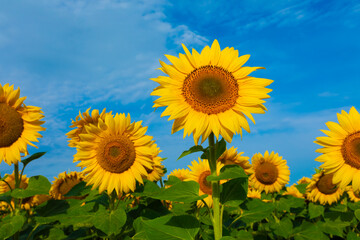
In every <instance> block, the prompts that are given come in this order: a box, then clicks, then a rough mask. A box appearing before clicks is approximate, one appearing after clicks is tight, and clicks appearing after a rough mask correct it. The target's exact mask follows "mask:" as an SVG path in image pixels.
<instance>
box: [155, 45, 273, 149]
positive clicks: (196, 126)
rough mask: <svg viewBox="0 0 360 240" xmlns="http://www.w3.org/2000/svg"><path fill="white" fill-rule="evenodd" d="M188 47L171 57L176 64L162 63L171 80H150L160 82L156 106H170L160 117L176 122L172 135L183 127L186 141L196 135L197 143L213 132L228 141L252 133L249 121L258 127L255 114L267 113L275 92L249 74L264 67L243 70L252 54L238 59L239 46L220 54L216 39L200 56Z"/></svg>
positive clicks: (269, 82)
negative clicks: (268, 103)
mask: <svg viewBox="0 0 360 240" xmlns="http://www.w3.org/2000/svg"><path fill="white" fill-rule="evenodd" d="M183 48H184V51H185V54H179V58H177V57H174V56H171V55H166V57H167V58H168V59H169V61H170V62H171V63H172V64H166V63H164V62H162V61H160V64H161V68H160V70H162V71H163V72H164V73H165V74H167V75H168V76H159V77H157V78H154V79H151V80H153V81H155V82H157V83H159V84H160V86H158V87H157V88H155V89H154V91H153V92H152V93H151V95H153V96H160V98H158V99H157V100H155V101H154V103H155V104H154V106H153V107H156V108H157V107H167V108H166V109H165V111H164V112H163V113H162V115H161V116H162V117H163V116H170V117H169V120H174V123H173V127H172V133H174V132H177V131H179V130H181V129H184V137H185V136H186V135H188V136H190V135H191V134H193V137H194V141H195V144H198V141H199V139H200V137H202V140H201V142H204V141H205V140H206V139H207V138H208V136H209V135H210V133H211V132H213V133H214V134H215V136H216V137H217V138H218V137H219V135H221V136H223V137H224V139H225V140H226V141H227V142H231V140H232V137H233V135H234V134H236V133H240V134H242V128H243V129H245V130H246V131H247V132H250V127H249V124H248V121H247V119H246V117H248V118H250V119H251V120H252V121H253V122H254V123H255V120H254V118H253V116H252V115H251V114H253V113H264V112H265V110H266V108H265V106H264V105H263V103H265V101H264V100H263V99H266V98H269V97H270V96H269V95H268V93H269V92H271V89H267V88H266V86H268V85H269V84H271V83H272V82H273V81H272V80H269V79H264V78H255V77H250V76H248V75H249V74H250V73H252V72H253V71H255V70H257V69H262V67H243V65H244V64H245V63H246V61H247V60H248V59H249V57H250V55H244V56H240V57H238V54H239V53H238V51H237V50H234V48H228V47H227V48H225V49H223V50H221V49H220V46H219V43H218V41H217V40H214V42H213V44H212V46H211V48H210V47H209V46H206V47H205V48H204V49H203V50H202V52H201V53H198V52H197V51H196V50H195V49H193V50H192V54H191V53H190V52H189V50H188V49H187V48H186V47H185V45H183ZM245 116H246V117H245Z"/></svg>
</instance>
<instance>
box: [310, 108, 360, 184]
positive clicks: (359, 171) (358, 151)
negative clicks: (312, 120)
mask: <svg viewBox="0 0 360 240" xmlns="http://www.w3.org/2000/svg"><path fill="white" fill-rule="evenodd" d="M337 117H338V121H339V123H335V122H327V123H326V126H327V127H328V128H329V130H322V132H323V133H325V134H326V135H327V137H318V138H317V141H315V143H317V144H319V145H321V146H323V148H320V149H317V150H316V151H317V152H319V153H322V155H320V156H319V157H317V158H316V159H315V160H316V161H319V162H323V164H322V165H321V166H320V167H321V168H323V169H324V170H325V172H326V174H328V173H333V174H334V178H333V182H334V184H339V185H340V187H341V188H345V187H346V186H347V185H348V184H349V183H350V182H351V181H352V187H353V189H354V191H360V114H359V113H358V111H356V109H355V108H354V107H352V108H351V109H350V112H349V113H347V112H345V111H344V110H343V111H341V114H339V113H338V114H337Z"/></svg>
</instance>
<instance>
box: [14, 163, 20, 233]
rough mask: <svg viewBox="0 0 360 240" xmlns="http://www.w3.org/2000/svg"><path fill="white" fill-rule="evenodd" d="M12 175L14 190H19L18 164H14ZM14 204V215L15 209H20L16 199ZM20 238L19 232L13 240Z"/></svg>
mask: <svg viewBox="0 0 360 240" xmlns="http://www.w3.org/2000/svg"><path fill="white" fill-rule="evenodd" d="M14 174H15V189H16V188H19V186H20V178H19V164H18V163H15V164H14ZM14 203H15V211H14V213H16V212H17V211H16V210H17V209H18V208H19V209H20V202H19V201H18V199H14ZM19 238H20V232H16V233H15V234H14V236H13V239H14V240H18V239H19Z"/></svg>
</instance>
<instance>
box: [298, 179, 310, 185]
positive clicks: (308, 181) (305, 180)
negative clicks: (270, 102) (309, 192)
mask: <svg viewBox="0 0 360 240" xmlns="http://www.w3.org/2000/svg"><path fill="white" fill-rule="evenodd" d="M310 182H311V179H310V178H308V177H302V178H301V179H299V181H297V184H308V183H310Z"/></svg>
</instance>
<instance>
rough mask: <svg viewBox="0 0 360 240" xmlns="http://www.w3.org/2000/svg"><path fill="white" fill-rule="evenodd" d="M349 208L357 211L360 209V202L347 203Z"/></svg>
mask: <svg viewBox="0 0 360 240" xmlns="http://www.w3.org/2000/svg"><path fill="white" fill-rule="evenodd" d="M347 206H348V208H350V209H351V210H353V211H355V210H356V209H360V202H347Z"/></svg>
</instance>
